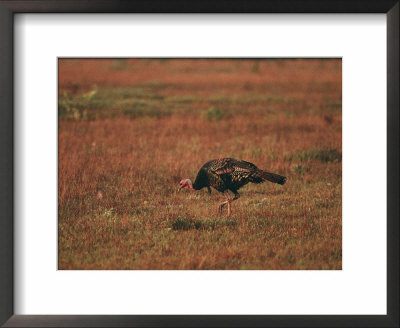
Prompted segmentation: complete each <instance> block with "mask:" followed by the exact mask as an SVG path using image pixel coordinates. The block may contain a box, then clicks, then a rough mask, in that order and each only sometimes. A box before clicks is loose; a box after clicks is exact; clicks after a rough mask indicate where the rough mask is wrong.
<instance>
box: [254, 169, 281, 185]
mask: <svg viewBox="0 0 400 328" xmlns="http://www.w3.org/2000/svg"><path fill="white" fill-rule="evenodd" d="M260 176H261V178H262V179H263V180H268V181H271V182H273V183H279V184H280V185H283V184H285V182H286V177H284V176H282V175H279V174H275V173H270V172H267V171H262V170H260Z"/></svg>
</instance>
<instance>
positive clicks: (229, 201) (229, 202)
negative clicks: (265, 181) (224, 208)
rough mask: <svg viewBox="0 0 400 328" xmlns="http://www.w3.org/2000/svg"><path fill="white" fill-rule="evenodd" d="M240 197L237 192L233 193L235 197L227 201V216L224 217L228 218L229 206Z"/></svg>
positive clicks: (229, 213)
mask: <svg viewBox="0 0 400 328" xmlns="http://www.w3.org/2000/svg"><path fill="white" fill-rule="evenodd" d="M239 197H240V195H239V193H238V192H235V196H234V197H233V198H232V199H228V215H227V216H226V217H230V216H231V213H232V211H231V204H232V202H233V201H234V200H236V199H239Z"/></svg>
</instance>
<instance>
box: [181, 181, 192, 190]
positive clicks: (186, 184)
mask: <svg viewBox="0 0 400 328" xmlns="http://www.w3.org/2000/svg"><path fill="white" fill-rule="evenodd" d="M182 188H186V189H193V184H192V181H191V180H190V179H183V180H181V182H179V190H181V189H182Z"/></svg>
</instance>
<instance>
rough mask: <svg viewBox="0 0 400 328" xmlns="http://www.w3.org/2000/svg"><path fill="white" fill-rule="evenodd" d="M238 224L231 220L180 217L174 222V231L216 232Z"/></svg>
mask: <svg viewBox="0 0 400 328" xmlns="http://www.w3.org/2000/svg"><path fill="white" fill-rule="evenodd" d="M237 224H238V222H236V221H233V220H230V219H217V220H211V219H202V220H197V219H191V218H185V217H182V216H178V217H177V218H174V219H173V220H172V225H171V227H172V230H215V229H216V228H219V227H229V226H236V225H237Z"/></svg>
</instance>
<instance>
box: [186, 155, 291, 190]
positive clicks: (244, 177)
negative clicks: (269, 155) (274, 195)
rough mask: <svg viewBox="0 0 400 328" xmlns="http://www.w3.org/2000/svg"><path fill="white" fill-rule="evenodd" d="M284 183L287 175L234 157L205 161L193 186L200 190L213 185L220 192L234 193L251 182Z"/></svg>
mask: <svg viewBox="0 0 400 328" xmlns="http://www.w3.org/2000/svg"><path fill="white" fill-rule="evenodd" d="M266 180H268V181H271V182H274V183H279V184H284V183H285V182H286V177H284V176H281V175H278V174H274V173H269V172H266V171H263V170H260V169H259V168H258V167H257V166H255V165H254V164H253V163H250V162H246V161H242V160H237V159H233V158H220V159H215V160H212V161H209V162H207V163H205V164H204V165H203V166H202V168H201V169H200V170H199V173H197V177H196V180H195V182H194V184H193V188H194V189H196V190H200V189H202V188H204V187H213V188H215V189H216V190H218V191H220V192H224V191H226V190H230V191H232V192H233V193H235V194H236V193H237V191H238V190H239V189H240V188H241V187H243V186H244V185H246V184H247V183H249V182H253V183H262V182H264V181H266Z"/></svg>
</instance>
